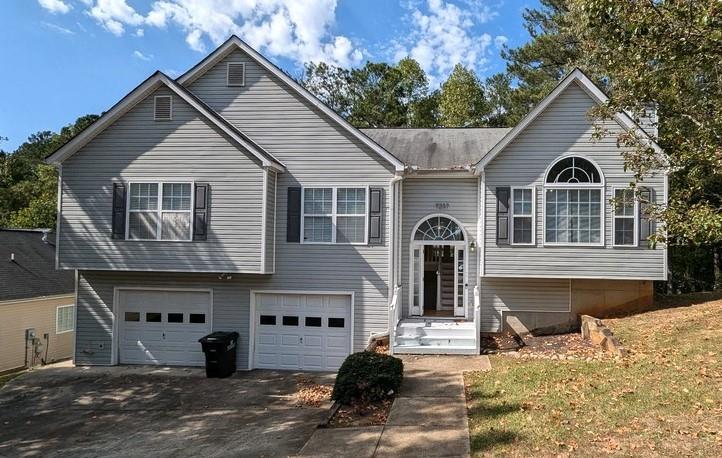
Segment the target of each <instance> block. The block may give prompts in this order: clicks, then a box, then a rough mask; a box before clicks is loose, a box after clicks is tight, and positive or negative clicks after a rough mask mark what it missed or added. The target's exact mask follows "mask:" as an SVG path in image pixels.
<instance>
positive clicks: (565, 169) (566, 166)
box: [546, 156, 602, 184]
mask: <svg viewBox="0 0 722 458" xmlns="http://www.w3.org/2000/svg"><path fill="white" fill-rule="evenodd" d="M546 182H547V183H570V184H574V183H590V184H592V183H600V184H601V183H602V174H601V172H600V171H599V169H597V167H596V166H595V165H594V164H592V163H591V161H589V160H587V159H584V158H582V157H579V156H569V157H565V158H562V159H559V160H558V161H557V162H556V163H555V164H554V165H552V167H551V168H550V169H549V172H548V173H547V177H546Z"/></svg>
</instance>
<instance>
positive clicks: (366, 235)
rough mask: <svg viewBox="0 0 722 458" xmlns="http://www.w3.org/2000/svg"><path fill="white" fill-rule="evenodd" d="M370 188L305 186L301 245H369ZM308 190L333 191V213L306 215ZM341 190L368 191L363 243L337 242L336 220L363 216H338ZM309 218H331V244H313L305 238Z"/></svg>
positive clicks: (302, 188) (303, 188)
mask: <svg viewBox="0 0 722 458" xmlns="http://www.w3.org/2000/svg"><path fill="white" fill-rule="evenodd" d="M369 188H370V187H369V186H354V185H318V186H303V187H301V237H300V239H301V243H302V244H304V245H368V243H369ZM306 189H331V190H332V196H331V213H330V214H321V213H309V214H306ZM339 189H365V190H366V194H365V195H366V212H365V214H364V215H363V217H364V241H363V242H349V243H345V242H337V241H336V218H337V217H338V216H362V215H361V214H347V213H344V214H338V213H337V212H336V206H337V203H338V201H337V193H338V190H339ZM307 216H325V217H329V216H330V217H331V241H330V242H312V241H307V240H306V239H305V237H304V225H305V220H306V217H307Z"/></svg>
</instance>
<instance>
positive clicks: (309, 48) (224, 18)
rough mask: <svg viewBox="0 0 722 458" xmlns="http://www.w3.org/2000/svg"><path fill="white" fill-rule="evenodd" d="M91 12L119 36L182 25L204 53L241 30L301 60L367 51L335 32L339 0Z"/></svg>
mask: <svg viewBox="0 0 722 458" xmlns="http://www.w3.org/2000/svg"><path fill="white" fill-rule="evenodd" d="M83 1H87V2H90V5H88V6H89V9H88V11H87V13H88V14H89V15H90V16H91V17H93V18H95V19H96V20H97V21H98V23H100V24H101V25H102V26H103V27H105V28H106V29H107V30H108V31H110V32H111V33H113V34H115V35H118V36H120V35H123V33H124V32H125V28H126V27H128V26H133V27H138V26H141V25H144V26H146V27H156V28H173V27H174V28H178V29H180V30H181V31H182V32H183V33H184V34H185V36H186V43H188V46H189V47H190V48H191V49H194V50H196V51H199V52H204V51H206V50H207V46H208V45H209V44H210V45H213V46H217V45H219V44H220V43H222V42H223V41H225V40H226V39H228V37H229V36H230V35H231V34H237V35H239V36H240V37H241V38H243V39H244V40H245V41H246V42H248V43H249V44H250V45H251V46H252V47H254V48H256V49H258V50H260V51H261V52H263V53H265V54H268V55H270V56H273V57H283V58H287V59H290V60H292V61H294V62H296V63H303V62H307V61H319V60H323V61H326V62H329V63H333V64H337V65H344V66H349V65H355V64H358V63H360V62H361V61H362V59H363V51H362V50H361V49H360V48H359V47H358V46H356V44H355V43H354V42H353V41H352V40H351V39H349V38H348V37H346V36H343V35H336V34H333V33H331V28H332V26H333V24H334V22H335V19H336V3H337V0H317V1H314V2H309V1H308V0H156V1H154V2H153V3H152V4H151V7H150V9H149V11H147V12H144V13H140V12H138V11H136V10H135V9H134V8H133V7H131V6H130V5H128V3H127V1H126V0H95V1H92V0H83Z"/></svg>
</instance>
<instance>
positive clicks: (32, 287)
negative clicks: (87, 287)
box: [0, 229, 75, 301]
mask: <svg viewBox="0 0 722 458" xmlns="http://www.w3.org/2000/svg"><path fill="white" fill-rule="evenodd" d="M54 244H55V239H54V238H53V234H52V233H51V234H49V235H48V242H44V241H43V232H42V231H40V230H17V229H0V301H6V300H11V299H26V298H28V299H29V298H33V297H40V296H53V295H58V294H66V293H72V292H74V291H75V273H74V272H73V271H70V270H55V246H54ZM13 254H14V258H15V260H14V261H13V260H12V258H13Z"/></svg>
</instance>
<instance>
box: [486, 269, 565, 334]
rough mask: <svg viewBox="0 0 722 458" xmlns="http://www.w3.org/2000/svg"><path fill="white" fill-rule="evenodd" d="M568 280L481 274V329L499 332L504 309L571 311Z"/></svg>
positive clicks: (518, 311) (537, 311) (521, 311)
mask: <svg viewBox="0 0 722 458" xmlns="http://www.w3.org/2000/svg"><path fill="white" fill-rule="evenodd" d="M569 288H570V280H568V279H551V278H482V279H481V330H482V332H500V331H501V330H502V329H501V324H502V319H503V316H504V313H505V312H517V313H515V315H516V314H518V313H528V312H531V313H557V314H558V315H562V316H563V318H562V319H565V317H564V316H566V315H567V314H568V312H569V311H570V304H569V300H570V291H569Z"/></svg>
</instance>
